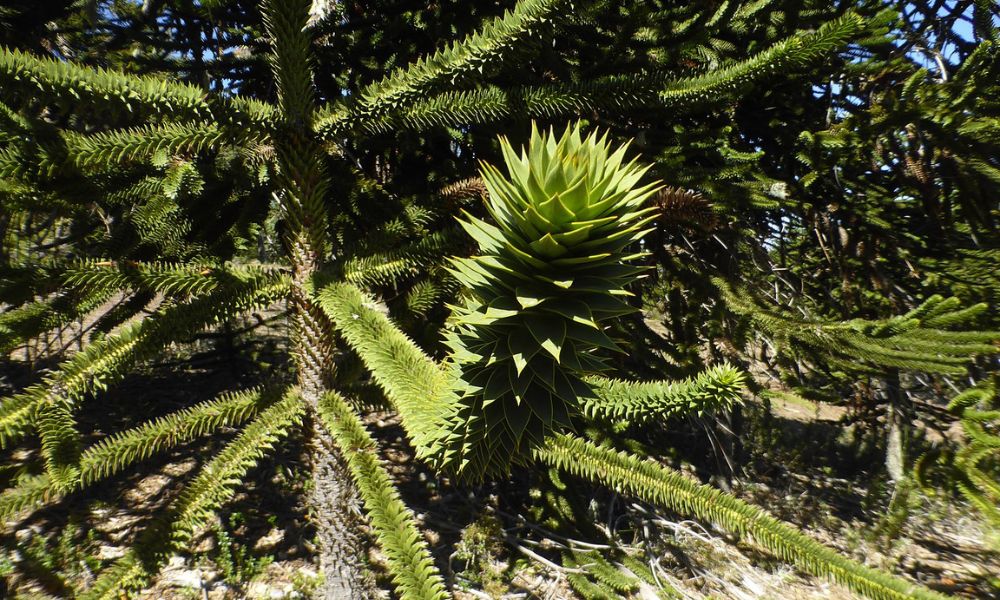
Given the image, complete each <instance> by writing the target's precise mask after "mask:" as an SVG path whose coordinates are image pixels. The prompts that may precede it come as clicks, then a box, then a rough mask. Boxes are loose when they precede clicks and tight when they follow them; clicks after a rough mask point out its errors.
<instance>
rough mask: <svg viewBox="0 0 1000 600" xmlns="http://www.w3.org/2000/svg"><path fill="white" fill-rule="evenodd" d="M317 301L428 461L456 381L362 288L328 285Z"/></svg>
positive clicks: (418, 450) (322, 290) (419, 455)
mask: <svg viewBox="0 0 1000 600" xmlns="http://www.w3.org/2000/svg"><path fill="white" fill-rule="evenodd" d="M316 301H317V303H318V305H319V307H320V308H321V309H322V310H323V311H324V312H325V313H326V315H327V316H328V317H329V318H330V320H331V321H332V322H333V325H334V327H335V328H336V329H337V332H338V333H340V334H341V335H342V336H343V337H344V339H345V340H346V341H347V343H348V344H349V345H350V346H351V348H352V349H353V350H354V351H355V352H357V353H358V355H359V356H360V357H361V359H362V361H364V363H365V365H366V366H367V367H368V368H369V369H370V370H371V373H372V378H373V379H374V380H375V382H376V383H377V384H378V385H379V386H380V387H381V388H382V389H383V390H384V391H385V394H386V396H387V397H388V398H389V401H390V402H392V404H393V407H394V408H395V409H396V411H397V412H398V413H399V415H400V418H401V419H402V422H403V427H404V429H406V432H407V434H408V436H409V438H410V441H411V443H412V444H413V446H414V448H415V449H416V451H417V456H418V457H420V458H424V457H426V456H428V455H429V454H430V453H431V452H432V451H434V450H435V449H436V448H437V442H438V441H439V437H440V436H441V435H442V434H443V433H442V430H441V427H442V425H443V421H442V417H443V415H444V413H445V411H446V409H447V407H448V405H449V404H450V403H453V402H454V401H455V399H454V391H453V390H452V380H451V378H450V377H449V376H448V374H446V373H445V371H443V370H442V369H441V368H440V367H438V365H437V364H436V363H435V362H434V361H433V360H432V359H431V358H430V357H428V356H427V355H426V354H424V353H423V352H422V351H421V350H420V348H418V347H417V346H416V344H414V343H413V342H412V341H411V340H410V339H409V338H408V337H406V335H405V334H404V333H403V332H401V331H400V330H399V329H398V328H397V327H396V326H395V325H393V324H392V322H391V321H389V319H388V318H387V317H386V316H385V315H383V314H382V313H380V312H379V311H377V310H375V309H374V308H373V306H374V303H373V302H372V301H371V300H369V299H367V298H366V297H365V296H364V295H363V294H362V293H361V291H360V290H358V289H357V288H355V287H353V286H351V285H349V284H342V283H337V284H332V285H328V286H326V287H324V288H322V289H320V291H319V292H318V293H317V295H316Z"/></svg>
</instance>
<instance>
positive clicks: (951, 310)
mask: <svg viewBox="0 0 1000 600" xmlns="http://www.w3.org/2000/svg"><path fill="white" fill-rule="evenodd" d="M713 283H714V284H715V286H716V287H717V288H718V289H719V290H720V291H721V292H722V296H723V299H724V300H725V303H726V306H727V307H728V308H730V309H731V310H732V311H733V312H735V313H737V314H739V315H743V316H744V317H747V318H749V319H750V320H751V321H752V322H753V323H754V324H755V325H756V326H757V327H759V328H760V329H762V330H763V331H765V332H767V333H768V334H770V335H771V336H773V338H774V339H775V341H776V343H777V344H778V345H779V348H780V349H781V350H782V351H792V352H795V351H796V350H806V351H808V352H810V353H811V354H812V355H813V356H816V357H818V358H819V360H820V361H821V362H825V363H828V364H829V365H831V366H834V367H836V368H841V369H844V370H846V371H848V372H877V369H878V368H882V369H884V368H899V369H907V370H913V371H925V372H928V373H941V374H953V375H961V374H964V373H965V372H966V371H967V369H968V365H969V364H970V363H971V362H972V361H973V360H974V359H975V358H976V357H977V356H981V355H989V354H995V353H996V352H998V351H1000V347H998V346H997V345H996V343H997V341H1000V332H996V331H952V330H950V329H938V328H937V327H949V328H951V327H958V326H961V327H963V328H964V327H968V326H969V325H968V323H969V322H970V321H971V320H973V319H975V318H976V317H977V316H978V315H980V314H982V313H983V312H984V311H985V310H986V305H985V304H978V305H974V306H971V307H966V308H962V307H960V306H959V301H958V299H954V298H953V299H950V300H945V299H944V298H942V297H940V296H934V297H931V298H929V299H928V300H927V301H926V302H924V303H923V305H921V306H920V307H917V308H916V309H914V310H913V311H911V312H909V313H907V314H905V315H900V316H897V317H892V318H890V319H883V320H879V321H869V320H865V319H852V320H850V321H826V322H824V321H812V320H803V319H801V318H797V317H795V316H792V315H789V314H787V313H786V311H783V310H781V309H778V308H772V307H767V308H765V307H762V306H760V305H759V304H758V303H757V302H755V301H754V299H753V296H752V295H751V294H750V293H749V291H747V290H737V289H736V288H733V287H732V286H731V285H730V284H728V283H727V282H725V281H724V280H722V279H713Z"/></svg>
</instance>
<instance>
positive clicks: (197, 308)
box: [0, 274, 288, 452]
mask: <svg viewBox="0 0 1000 600" xmlns="http://www.w3.org/2000/svg"><path fill="white" fill-rule="evenodd" d="M287 286H288V281H287V278H285V277H284V276H282V275H280V274H278V275H272V276H263V277H249V278H248V279H247V280H245V281H240V282H238V284H236V285H233V286H231V287H226V288H223V289H220V290H217V291H216V292H214V293H211V294H208V295H206V296H203V297H200V298H198V299H195V300H192V301H190V302H188V303H186V304H178V305H175V306H168V307H166V308H164V309H163V310H161V311H160V312H159V314H158V315H157V316H156V317H153V318H149V319H146V320H143V321H139V322H134V323H130V324H129V325H126V326H125V327H123V328H122V330H121V331H119V332H118V333H116V334H114V335H111V336H108V337H107V338H105V339H103V340H101V341H100V342H97V343H95V344H91V345H90V346H88V347H87V348H85V349H84V350H83V351H81V352H79V353H77V354H75V355H73V357H72V358H70V359H69V360H67V361H66V362H64V363H63V364H62V365H60V367H59V369H58V370H57V371H56V372H54V373H53V374H51V375H49V376H47V377H46V378H45V380H44V381H43V382H42V383H39V384H35V385H33V386H31V387H29V388H27V389H26V390H24V391H23V392H21V393H19V394H17V395H15V396H11V397H9V398H5V399H4V400H3V401H2V403H0V444H2V445H4V446H7V445H9V444H10V443H11V442H12V441H13V440H16V439H19V438H20V437H21V436H22V435H24V433H25V432H26V430H27V428H28V427H29V426H30V425H31V424H32V423H33V422H34V421H35V419H36V416H37V415H38V414H39V411H41V410H42V409H44V408H49V407H65V408H64V409H59V411H58V412H52V413H46V419H45V425H47V426H51V427H52V430H51V432H52V433H53V434H54V437H52V438H51V439H52V440H53V441H52V442H49V444H50V445H49V448H50V449H51V450H52V451H53V452H56V449H57V448H58V447H60V444H61V442H57V441H56V440H61V439H65V437H66V436H67V435H69V434H70V432H69V431H68V430H66V428H65V419H59V418H58V416H59V415H60V414H64V413H63V412H61V411H63V410H66V409H70V408H72V407H73V406H75V405H76V404H77V403H78V402H79V401H80V400H82V399H83V398H84V397H85V396H86V395H87V394H88V393H91V392H94V391H96V390H102V389H106V387H107V386H108V385H109V383H111V382H113V381H117V380H119V379H120V378H121V377H123V376H124V375H125V374H127V373H128V370H129V369H130V368H131V367H132V366H133V365H135V364H136V363H137V362H138V361H141V360H144V359H146V358H149V357H152V356H154V355H155V354H156V353H157V352H159V351H160V350H162V349H163V348H164V347H165V346H166V345H167V344H170V343H172V342H174V341H179V340H183V339H184V338H185V337H186V336H188V335H190V334H191V333H193V332H196V331H199V330H200V329H202V328H203V327H206V326H208V325H210V324H212V323H214V322H215V321H216V320H217V319H219V318H221V317H224V316H228V315H232V314H238V313H239V312H242V311H246V310H250V309H252V308H256V307H264V306H268V305H270V304H271V303H272V302H274V301H275V300H276V299H278V298H280V297H281V296H282V295H284V294H285V293H286V290H287ZM59 423H63V424H61V425H60V424H59ZM47 437H48V436H43V440H44V439H45V438H47Z"/></svg>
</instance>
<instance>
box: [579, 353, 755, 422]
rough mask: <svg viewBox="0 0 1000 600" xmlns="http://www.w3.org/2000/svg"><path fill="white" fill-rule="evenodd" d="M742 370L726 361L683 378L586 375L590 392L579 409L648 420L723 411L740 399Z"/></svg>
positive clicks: (609, 417) (610, 417) (595, 414)
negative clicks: (638, 379) (630, 378)
mask: <svg viewBox="0 0 1000 600" xmlns="http://www.w3.org/2000/svg"><path fill="white" fill-rule="evenodd" d="M744 380H745V374H744V373H743V371H741V370H739V369H737V368H735V367H732V366H730V365H718V366H715V367H710V368H708V369H706V370H705V371H703V372H701V373H699V374H698V375H696V376H694V377H691V378H689V379H685V380H683V381H644V382H632V381H622V380H618V379H607V378H604V377H586V378H584V382H586V383H587V384H588V385H590V386H591V388H592V391H593V396H592V397H590V398H585V399H583V406H582V412H583V413H584V414H586V415H587V416H588V417H590V418H592V419H607V420H614V421H622V422H626V423H648V422H650V421H653V420H655V419H668V418H670V417H674V416H685V415H695V414H697V415H701V414H704V413H712V412H716V411H725V410H729V409H730V408H732V407H733V405H734V404H736V403H738V402H739V401H740V394H741V392H742V391H743V388H744V384H745V381H744Z"/></svg>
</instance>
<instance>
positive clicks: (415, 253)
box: [342, 228, 462, 288]
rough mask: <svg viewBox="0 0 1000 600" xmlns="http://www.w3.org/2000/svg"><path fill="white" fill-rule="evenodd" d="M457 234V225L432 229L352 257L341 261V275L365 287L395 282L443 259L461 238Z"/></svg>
mask: <svg viewBox="0 0 1000 600" xmlns="http://www.w3.org/2000/svg"><path fill="white" fill-rule="evenodd" d="M460 235H461V234H460V233H459V230H458V229H457V228H451V229H447V230H444V231H436V232H434V233H431V234H429V235H426V236H423V237H421V238H420V239H418V240H417V241H415V242H411V243H409V244H407V245H406V246H403V247H402V248H398V249H394V250H389V251H387V252H378V253H374V254H369V255H363V256H355V257H352V258H351V259H349V260H347V261H345V262H344V263H343V265H342V273H343V278H344V280H345V281H346V282H347V283H351V284H354V285H357V286H361V287H365V288H371V287H376V286H396V285H399V284H400V283H401V282H402V281H404V280H405V279H406V278H407V277H408V276H413V275H415V274H417V273H419V272H421V271H424V270H426V269H427V266H428V265H434V264H441V263H443V262H444V260H445V257H446V255H447V254H449V253H450V252H451V251H452V250H454V248H455V246H456V245H457V244H458V243H459V240H460V239H462V238H461V237H460Z"/></svg>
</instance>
